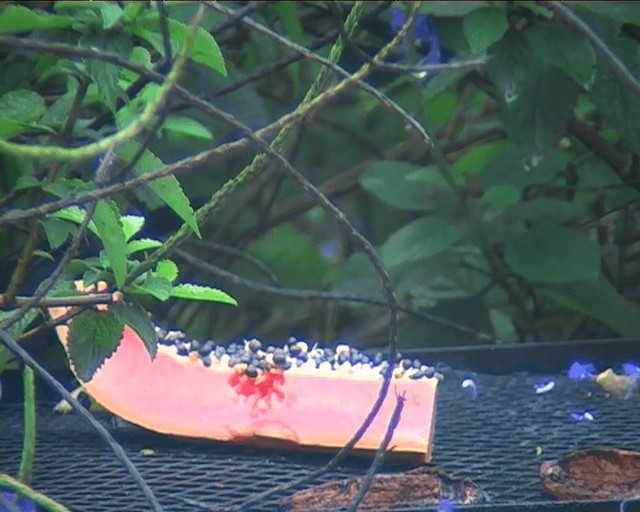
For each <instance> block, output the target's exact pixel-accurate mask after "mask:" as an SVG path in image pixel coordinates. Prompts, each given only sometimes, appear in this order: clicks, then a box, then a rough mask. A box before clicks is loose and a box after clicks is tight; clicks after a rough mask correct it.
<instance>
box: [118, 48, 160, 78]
mask: <svg viewBox="0 0 640 512" xmlns="http://www.w3.org/2000/svg"><path fill="white" fill-rule="evenodd" d="M129 61H130V62H131V63H132V64H138V65H139V66H142V67H145V68H147V69H151V68H152V67H153V63H152V62H151V53H150V52H149V50H147V49H146V48H145V47H143V46H135V47H134V48H133V50H131V55H130V56H129ZM121 73H122V76H123V77H124V78H125V79H126V80H129V82H134V81H135V80H137V78H138V73H136V72H134V71H131V70H130V69H122V70H121ZM147 85H148V84H147Z"/></svg>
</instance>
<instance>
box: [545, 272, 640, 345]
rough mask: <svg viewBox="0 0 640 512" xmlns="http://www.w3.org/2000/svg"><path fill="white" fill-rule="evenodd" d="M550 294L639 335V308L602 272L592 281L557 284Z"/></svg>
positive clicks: (613, 326)
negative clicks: (601, 274)
mask: <svg viewBox="0 0 640 512" xmlns="http://www.w3.org/2000/svg"><path fill="white" fill-rule="evenodd" d="M548 291H551V292H552V293H549V294H547V293H546V292H547V290H544V289H541V290H540V293H541V294H545V295H548V296H549V297H550V298H552V299H553V300H554V301H556V302H557V303H558V305H560V306H562V307H566V308H568V309H573V310H575V311H577V312H578V313H582V314H587V315H588V316H590V317H591V318H595V319H596V320H599V321H600V322H602V323H603V324H605V325H607V326H609V327H610V328H611V329H612V330H613V331H615V332H617V333H618V334H620V335H622V336H627V337H629V338H637V337H638V336H640V308H639V307H638V305H637V304H633V303H631V302H629V300H627V299H626V298H625V297H624V296H623V295H621V294H620V293H619V292H618V291H617V290H616V289H615V288H614V287H613V286H612V285H611V283H609V281H607V279H606V278H605V277H603V276H598V278H597V279H594V280H592V281H581V282H573V283H567V284H564V285H562V286H554V287H553V288H551V289H550V290H548Z"/></svg>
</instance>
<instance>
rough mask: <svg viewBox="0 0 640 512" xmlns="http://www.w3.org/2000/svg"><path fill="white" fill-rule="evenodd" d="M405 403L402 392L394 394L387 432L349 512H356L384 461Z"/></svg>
mask: <svg viewBox="0 0 640 512" xmlns="http://www.w3.org/2000/svg"><path fill="white" fill-rule="evenodd" d="M406 401H407V399H406V397H405V394H404V392H403V393H402V394H401V395H399V394H397V393H396V406H395V408H394V409H393V413H392V414H391V418H390V419H389V424H388V425H387V430H386V431H385V433H384V438H383V439H382V444H381V445H380V449H379V450H378V451H377V452H376V456H375V458H374V459H373V462H372V463H371V466H370V467H369V470H368V471H367V474H366V475H365V477H364V478H363V479H362V483H361V484H360V489H358V494H357V495H356V497H355V498H354V499H353V502H352V503H351V506H350V507H349V512H356V510H358V505H360V503H361V502H362V500H363V499H364V497H365V495H366V494H367V491H368V490H369V487H371V483H372V482H373V478H374V477H375V476H376V472H377V471H378V469H379V468H380V465H381V464H382V461H383V460H384V457H385V455H386V454H387V448H388V447H389V443H390V442H391V439H393V433H394V432H395V430H396V427H397V426H398V423H399V422H400V416H401V415H402V409H403V408H404V404H405V402H406Z"/></svg>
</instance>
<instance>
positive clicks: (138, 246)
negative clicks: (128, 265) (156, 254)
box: [127, 238, 162, 254]
mask: <svg viewBox="0 0 640 512" xmlns="http://www.w3.org/2000/svg"><path fill="white" fill-rule="evenodd" d="M158 247H162V242H161V241H160V240H153V239H152V238H138V239H137V240H132V241H131V242H129V243H128V244H127V254H133V253H136V252H140V251H147V250H149V249H157V248H158Z"/></svg>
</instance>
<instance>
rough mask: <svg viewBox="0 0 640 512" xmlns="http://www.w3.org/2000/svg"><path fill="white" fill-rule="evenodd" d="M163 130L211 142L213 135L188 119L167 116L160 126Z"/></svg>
mask: <svg viewBox="0 0 640 512" xmlns="http://www.w3.org/2000/svg"><path fill="white" fill-rule="evenodd" d="M162 128H163V129H164V130H167V131H170V132H174V133H179V134H181V135H186V136H188V137H194V138H198V139H203V140H213V135H212V134H211V132H210V131H209V129H208V128H207V127H206V126H204V125H203V124H202V123H200V122H198V121H196V120H195V119H191V118H190V117H184V116H176V115H171V116H168V117H167V119H166V121H165V122H164V124H163V125H162Z"/></svg>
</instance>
